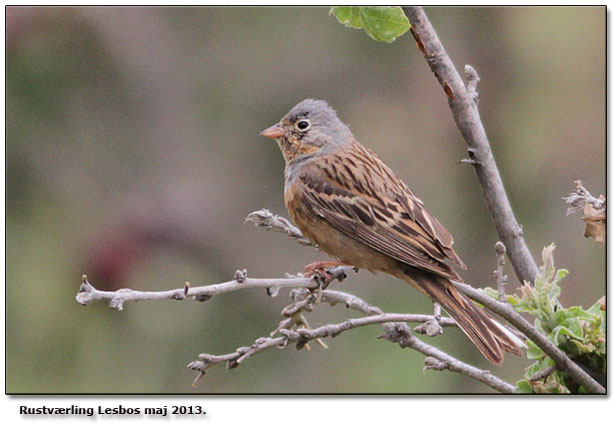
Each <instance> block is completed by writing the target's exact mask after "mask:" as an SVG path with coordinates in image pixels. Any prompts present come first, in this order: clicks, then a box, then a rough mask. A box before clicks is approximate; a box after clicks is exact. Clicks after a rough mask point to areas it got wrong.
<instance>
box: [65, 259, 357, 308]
mask: <svg viewBox="0 0 616 428" xmlns="http://www.w3.org/2000/svg"><path fill="white" fill-rule="evenodd" d="M354 271H355V269H354V268H353V267H352V266H338V267H335V268H332V269H331V270H328V273H329V275H330V276H331V277H332V278H333V279H338V280H342V279H344V278H346V277H347V275H348V274H349V273H351V272H354ZM319 283H320V281H319V278H318V277H317V275H314V276H312V277H310V278H305V277H303V276H291V277H289V278H248V277H247V276H246V271H245V270H244V271H241V270H238V271H236V273H235V276H234V279H233V280H232V281H227V282H223V283H220V284H211V285H202V286H197V287H193V286H190V287H186V286H185V287H183V288H176V289H173V290H166V291H139V290H132V289H130V288H122V289H120V290H116V291H102V290H97V289H96V288H95V287H94V286H93V285H92V284H90V283H89V282H88V278H87V277H86V276H85V275H83V277H82V283H81V286H80V287H79V293H77V296H76V297H75V299H76V300H77V302H78V303H80V304H82V305H88V304H90V303H91V302H93V301H96V300H109V301H110V302H109V306H110V307H111V308H112V309H117V310H120V311H121V310H122V309H123V308H124V303H125V302H129V301H132V302H136V301H140V300H169V299H171V300H183V299H185V298H186V297H192V298H193V299H194V300H198V301H205V300H209V299H210V298H212V297H214V296H216V295H218V294H222V293H228V292H230V291H237V290H248V289H254V288H265V289H266V291H267V294H268V295H270V296H272V295H276V294H277V293H278V291H279V290H280V289H281V288H295V287H307V288H311V287H318V286H319Z"/></svg>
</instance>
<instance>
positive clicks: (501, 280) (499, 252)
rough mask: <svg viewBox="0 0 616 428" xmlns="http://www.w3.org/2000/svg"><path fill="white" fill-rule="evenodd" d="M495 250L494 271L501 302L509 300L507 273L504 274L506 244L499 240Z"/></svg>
mask: <svg viewBox="0 0 616 428" xmlns="http://www.w3.org/2000/svg"><path fill="white" fill-rule="evenodd" d="M494 251H496V270H495V271H494V278H496V289H497V290H498V300H500V301H501V302H506V301H507V292H506V288H507V275H504V274H503V270H504V269H505V252H506V251H507V249H506V248H505V244H503V243H502V242H501V241H498V242H497V243H496V245H494Z"/></svg>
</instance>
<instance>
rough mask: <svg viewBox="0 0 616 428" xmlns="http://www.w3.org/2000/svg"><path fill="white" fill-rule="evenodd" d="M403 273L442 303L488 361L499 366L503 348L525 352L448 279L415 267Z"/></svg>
mask: <svg viewBox="0 0 616 428" xmlns="http://www.w3.org/2000/svg"><path fill="white" fill-rule="evenodd" d="M404 273H405V274H406V275H407V276H406V277H405V278H404V280H405V281H406V282H408V283H409V284H411V285H412V286H414V287H416V288H418V289H419V290H420V291H422V292H423V293H425V294H427V295H428V296H429V297H430V298H431V299H432V300H433V301H435V302H437V303H439V304H440V305H441V306H442V307H443V308H444V309H445V310H446V311H447V312H448V313H449V315H451V317H452V318H453V319H454V320H455V321H456V322H457V323H458V325H459V326H460V328H461V329H462V331H463V332H464V333H465V334H466V335H467V336H468V338H469V339H470V340H471V341H472V342H473V343H474V344H475V346H476V347H477V348H478V349H479V351H480V352H481V353H482V354H483V356H484V357H486V358H487V359H488V360H489V361H491V362H492V363H494V364H497V365H499V366H500V365H501V364H502V362H503V359H504V351H507V352H510V353H512V354H515V355H522V350H521V349H520V344H521V341H520V340H519V339H517V338H516V339H517V340H514V338H513V334H512V333H510V332H507V331H505V327H503V326H501V325H499V324H498V323H497V322H496V321H495V320H493V319H492V318H491V317H489V316H488V315H487V314H486V313H485V312H484V311H483V310H482V309H480V308H479V307H478V306H477V305H476V304H474V303H473V302H472V301H471V300H470V299H469V298H468V297H466V295H464V294H462V293H460V292H459V291H458V290H457V289H456V287H455V286H454V285H453V284H452V283H451V282H450V281H449V280H448V279H447V278H445V277H442V276H439V275H435V274H433V273H430V272H426V271H422V270H419V269H415V268H409V269H408V270H407V271H405V272H404Z"/></svg>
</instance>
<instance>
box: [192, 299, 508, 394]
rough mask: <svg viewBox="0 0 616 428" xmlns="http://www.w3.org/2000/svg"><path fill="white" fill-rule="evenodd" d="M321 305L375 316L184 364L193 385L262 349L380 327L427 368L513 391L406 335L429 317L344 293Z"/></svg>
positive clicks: (284, 332)
mask: <svg viewBox="0 0 616 428" xmlns="http://www.w3.org/2000/svg"><path fill="white" fill-rule="evenodd" d="M293 291H294V292H296V293H297V295H296V296H294V298H303V297H305V296H307V297H309V295H310V292H309V291H308V290H306V289H301V290H297V291H295V290H293ZM322 301H324V302H328V303H330V304H338V303H343V304H345V305H346V306H347V307H350V308H353V309H355V310H359V311H361V312H364V313H368V314H372V313H376V315H371V316H367V317H364V318H356V319H348V320H346V321H344V322H342V323H339V324H327V325H324V326H322V327H319V328H316V329H307V328H298V329H296V330H291V329H287V328H279V329H278V332H279V333H280V334H281V336H280V337H275V338H266V337H261V338H258V339H257V340H255V342H254V343H253V344H252V345H250V346H245V347H241V348H238V349H237V350H236V351H235V352H232V353H230V354H225V355H212V354H200V355H199V359H200V361H193V362H191V363H190V364H188V368H190V369H193V370H197V371H199V375H198V376H197V378H196V379H195V381H194V382H197V381H198V380H199V379H200V378H201V377H202V376H203V375H204V374H205V373H206V371H207V370H208V369H209V368H211V367H212V366H215V365H217V364H220V363H223V362H224V363H226V368H227V369H228V370H229V369H233V368H235V367H237V366H238V365H239V364H240V363H241V362H243V361H244V360H245V359H246V358H248V357H251V356H253V355H255V354H257V353H259V352H262V351H264V350H266V349H269V348H273V347H277V348H285V347H287V346H288V345H289V344H290V343H295V346H296V348H297V349H301V348H303V347H307V346H308V342H309V341H311V340H319V339H321V338H325V337H335V336H337V335H339V334H340V333H343V332H345V331H348V330H351V329H353V328H357V327H363V326H367V325H372V324H381V326H382V327H383V328H384V329H385V334H384V335H382V336H380V337H383V338H387V340H389V341H392V342H398V343H399V344H400V346H401V347H403V348H412V349H415V350H417V351H419V352H421V353H423V354H424V355H427V356H429V357H431V358H433V359H434V360H435V361H434V364H433V365H432V366H430V368H435V367H436V366H435V364H440V365H439V367H440V370H444V369H447V370H450V371H453V372H456V373H461V374H464V375H466V376H469V377H471V378H473V379H476V380H479V381H480V382H483V383H485V384H486V385H488V386H490V387H492V388H494V389H495V390H497V391H500V392H504V393H513V392H514V389H515V388H514V387H513V386H512V385H510V384H508V383H506V382H504V381H503V380H501V379H499V378H497V377H496V376H494V375H492V374H491V373H490V372H489V371H487V370H480V369H478V368H476V367H473V366H471V365H468V364H466V363H463V362H461V361H459V360H457V359H456V358H454V357H452V356H450V355H448V354H446V353H445V352H442V351H440V350H438V349H437V348H434V347H433V346H430V345H428V344H426V343H424V342H422V341H421V340H419V339H418V338H417V337H415V336H413V335H412V334H411V333H410V329H409V327H408V325H407V324H405V323H406V322H426V321H428V320H434V317H433V316H430V315H415V314H384V313H382V311H381V309H379V308H378V307H376V306H371V305H369V304H367V303H366V302H365V301H363V300H362V299H360V298H358V297H356V296H353V295H351V294H348V293H343V292H340V291H332V290H324V291H323V292H322ZM439 323H440V325H442V326H447V327H449V326H455V325H456V323H455V321H454V320H452V319H451V318H445V317H441V318H440V320H439Z"/></svg>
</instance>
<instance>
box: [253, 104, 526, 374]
mask: <svg viewBox="0 0 616 428" xmlns="http://www.w3.org/2000/svg"><path fill="white" fill-rule="evenodd" d="M260 135H262V136H264V137H268V138H272V139H275V140H276V141H277V143H278V146H279V148H280V151H281V152H282V156H283V158H284V160H285V169H284V178H285V187H284V189H285V190H284V202H285V205H286V207H287V210H288V211H289V215H290V217H291V219H292V220H293V222H294V223H295V224H296V225H297V227H298V228H299V229H300V230H301V232H302V233H303V234H304V235H305V236H306V237H307V238H308V239H309V240H310V241H312V242H313V243H314V244H317V245H318V246H319V248H320V249H321V250H322V251H324V252H325V253H327V254H328V255H330V256H331V257H332V258H334V259H335V260H331V261H324V262H315V263H312V264H310V265H308V266H306V272H307V273H314V272H315V271H324V269H325V268H326V267H333V266H338V265H349V266H355V267H356V268H358V269H366V270H369V271H371V272H373V273H378V272H381V273H385V274H388V275H390V276H393V277H395V278H398V279H401V280H403V281H405V282H407V283H408V284H410V285H411V286H412V287H414V288H415V289H417V290H419V291H420V292H421V293H423V294H425V295H427V296H428V297H429V298H430V299H431V300H432V301H434V302H435V303H438V304H439V305H441V307H442V308H444V309H445V310H446V311H447V312H448V313H449V315H450V316H451V317H452V318H453V319H454V320H455V321H456V323H457V324H458V326H459V327H460V328H461V329H462V331H463V332H464V333H465V334H466V336H468V338H469V339H470V340H471V342H472V343H473V344H474V345H475V346H476V347H477V348H478V350H479V351H480V352H481V354H483V356H484V357H485V358H486V359H487V360H489V361H490V362H492V363H494V364H496V365H501V364H502V362H503V360H504V352H505V351H506V352H509V353H512V354H515V355H522V351H521V349H520V348H521V347H523V346H524V344H523V342H522V341H521V340H520V339H518V338H517V337H515V336H514V335H513V333H511V332H509V331H508V330H507V329H506V328H505V327H504V326H502V325H501V324H500V323H498V322H497V321H495V320H494V319H493V318H491V317H490V316H489V315H488V314H486V313H485V312H484V311H483V310H482V309H480V308H479V307H478V306H477V305H476V304H475V303H473V302H472V301H471V300H470V299H469V298H468V297H467V296H466V295H465V294H464V293H461V292H459V291H458V289H457V288H456V286H455V285H454V284H453V283H452V281H462V278H461V277H460V275H458V273H457V272H456V271H455V270H454V269H453V268H452V267H451V266H450V265H449V264H447V262H453V263H454V264H456V265H457V266H459V267H460V268H462V269H464V270H466V269H467V268H466V265H465V264H464V262H463V261H462V260H461V259H460V257H458V255H457V254H456V252H455V251H454V250H453V243H454V240H453V237H452V235H451V234H450V233H449V232H448V231H447V229H445V227H443V226H442V225H441V224H440V223H439V222H438V220H437V219H436V218H435V217H434V216H433V215H432V214H431V213H430V212H429V211H428V210H427V209H426V208H425V207H424V204H423V202H422V201H421V200H420V199H419V198H418V197H417V196H415V194H414V193H413V192H412V191H411V189H410V188H409V187H408V186H407V185H406V184H405V183H404V182H402V180H400V179H399V178H398V177H397V176H396V175H395V174H394V172H393V171H392V170H391V169H390V168H389V167H388V166H387V165H386V164H385V163H384V162H383V161H382V160H381V159H380V158H379V157H378V156H377V155H376V154H375V153H374V152H373V151H371V150H370V149H368V148H366V147H365V146H363V145H362V144H361V143H359V142H358V141H357V140H356V139H355V137H354V136H353V134H352V133H351V130H350V128H349V127H348V126H347V125H346V124H344V123H343V122H342V121H341V120H340V119H339V118H338V115H337V113H336V111H335V110H334V109H333V108H332V107H330V106H329V105H328V103H327V102H326V101H322V100H315V99H306V100H303V101H301V102H300V103H299V104H297V105H296V106H295V107H293V108H292V109H291V110H290V111H289V112H288V113H287V114H286V115H285V116H284V117H283V118H282V119H281V120H280V121H279V122H278V123H276V124H275V125H273V126H270V127H269V128H267V129H265V130H264V131H262V132H261V134H260Z"/></svg>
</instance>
